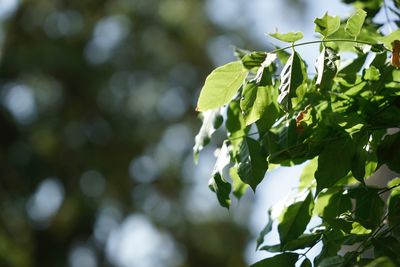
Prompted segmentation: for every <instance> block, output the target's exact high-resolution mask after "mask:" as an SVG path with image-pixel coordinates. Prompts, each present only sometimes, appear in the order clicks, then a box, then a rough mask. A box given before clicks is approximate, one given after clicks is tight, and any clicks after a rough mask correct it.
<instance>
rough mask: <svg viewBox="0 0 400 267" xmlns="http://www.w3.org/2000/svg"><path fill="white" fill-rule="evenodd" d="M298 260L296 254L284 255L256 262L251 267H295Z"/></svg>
mask: <svg viewBox="0 0 400 267" xmlns="http://www.w3.org/2000/svg"><path fill="white" fill-rule="evenodd" d="M298 258H299V255H298V254H296V253H282V254H279V255H276V256H274V257H272V258H267V259H263V260H261V261H259V262H256V263H254V264H252V265H251V266H250V267H272V266H273V267H295V265H296V262H297V259H298Z"/></svg>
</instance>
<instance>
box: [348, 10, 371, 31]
mask: <svg viewBox="0 0 400 267" xmlns="http://www.w3.org/2000/svg"><path fill="white" fill-rule="evenodd" d="M366 17H367V12H365V11H364V10H362V9H357V10H356V11H355V12H354V13H353V14H352V15H351V16H350V18H349V19H348V20H347V23H346V27H345V31H346V32H347V33H348V34H350V35H351V36H353V37H357V36H358V35H359V34H360V32H361V29H362V26H363V24H364V21H365V18H366Z"/></svg>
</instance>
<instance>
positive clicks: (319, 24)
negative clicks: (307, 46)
mask: <svg viewBox="0 0 400 267" xmlns="http://www.w3.org/2000/svg"><path fill="white" fill-rule="evenodd" d="M314 23H315V32H319V33H321V34H322V35H323V36H324V37H328V36H330V35H332V34H334V33H335V32H336V31H337V30H338V29H339V27H340V18H339V16H335V17H332V16H329V15H328V12H326V13H325V14H324V16H323V17H322V18H316V19H315V20H314Z"/></svg>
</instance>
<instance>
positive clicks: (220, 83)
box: [197, 61, 248, 111]
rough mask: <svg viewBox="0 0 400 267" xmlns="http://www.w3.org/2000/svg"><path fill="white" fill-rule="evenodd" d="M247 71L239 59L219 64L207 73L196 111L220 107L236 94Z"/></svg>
mask: <svg viewBox="0 0 400 267" xmlns="http://www.w3.org/2000/svg"><path fill="white" fill-rule="evenodd" d="M247 73H248V71H247V70H246V69H245V68H244V67H243V65H242V63H241V62H240V61H235V62H231V63H228V64H226V65H224V66H221V67H219V68H217V69H215V70H214V71H213V72H211V74H210V75H208V77H207V79H206V82H205V84H204V86H203V88H202V89H201V92H200V96H199V100H198V103H197V111H206V110H209V109H214V108H218V107H221V106H223V105H225V104H227V103H229V101H231V100H232V98H233V97H234V96H235V95H236V93H237V91H238V90H239V88H240V86H241V85H242V83H243V82H244V79H245V78H246V76H247Z"/></svg>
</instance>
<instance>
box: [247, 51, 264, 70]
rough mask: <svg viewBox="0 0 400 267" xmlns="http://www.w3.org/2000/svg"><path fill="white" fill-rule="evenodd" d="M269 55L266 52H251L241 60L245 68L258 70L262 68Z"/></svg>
mask: <svg viewBox="0 0 400 267" xmlns="http://www.w3.org/2000/svg"><path fill="white" fill-rule="evenodd" d="M267 55H268V53H266V52H258V51H256V52H251V53H248V54H246V55H244V56H243V57H242V58H241V61H242V64H243V66H244V67H245V68H246V69H248V70H251V69H253V68H258V67H260V66H261V64H262V63H263V62H264V60H265V58H266V57H267Z"/></svg>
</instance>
